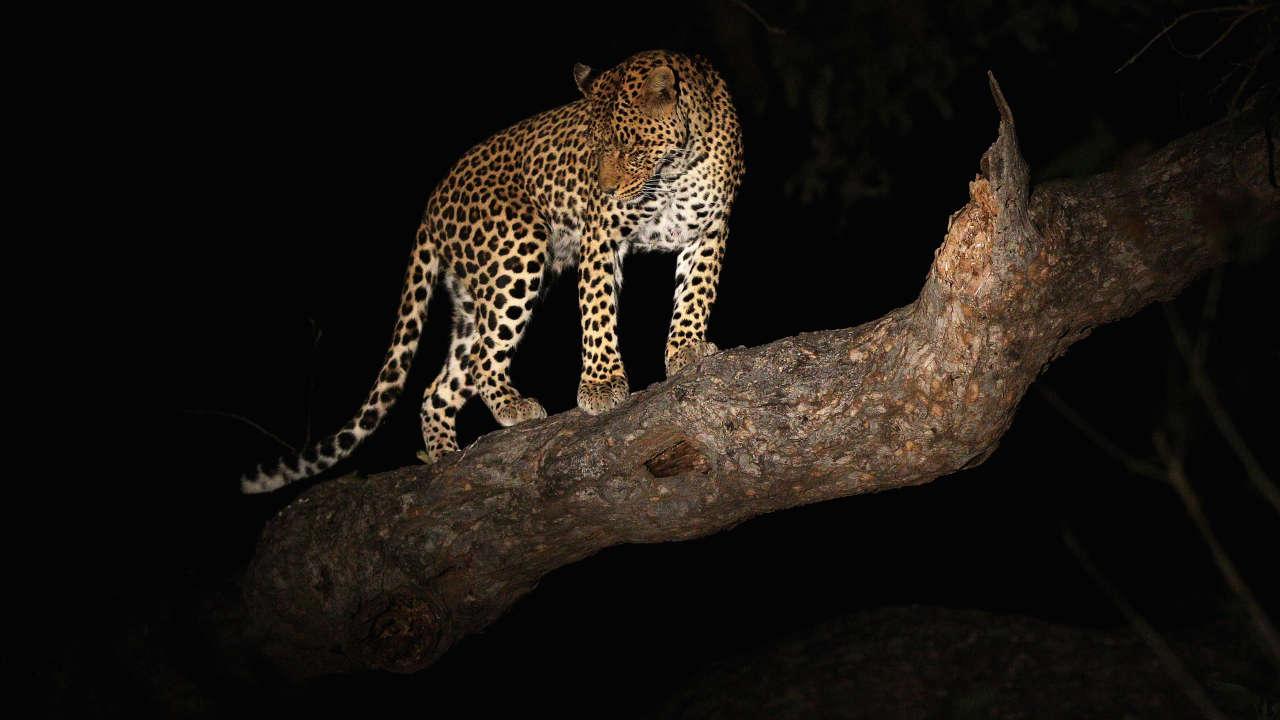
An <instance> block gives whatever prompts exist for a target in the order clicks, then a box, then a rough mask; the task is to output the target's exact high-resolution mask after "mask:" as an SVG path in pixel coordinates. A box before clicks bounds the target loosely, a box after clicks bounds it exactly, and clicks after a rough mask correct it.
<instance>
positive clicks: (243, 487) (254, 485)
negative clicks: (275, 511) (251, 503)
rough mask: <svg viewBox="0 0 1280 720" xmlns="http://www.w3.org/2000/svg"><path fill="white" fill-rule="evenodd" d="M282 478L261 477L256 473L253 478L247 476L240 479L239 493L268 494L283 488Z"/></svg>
mask: <svg viewBox="0 0 1280 720" xmlns="http://www.w3.org/2000/svg"><path fill="white" fill-rule="evenodd" d="M284 482H285V481H284V478H283V477H281V476H279V475H275V476H272V475H263V474H262V473H257V474H256V475H255V476H254V477H253V478H250V477H249V476H248V475H246V476H244V477H242V478H240V492H241V493H242V494H244V495H259V494H261V493H269V492H272V491H274V490H279V489H280V488H281V487H284Z"/></svg>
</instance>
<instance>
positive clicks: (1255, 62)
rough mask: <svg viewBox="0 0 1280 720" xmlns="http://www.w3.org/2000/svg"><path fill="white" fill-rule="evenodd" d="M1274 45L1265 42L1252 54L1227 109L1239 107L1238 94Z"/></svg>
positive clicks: (1241, 92) (1234, 109)
mask: <svg viewBox="0 0 1280 720" xmlns="http://www.w3.org/2000/svg"><path fill="white" fill-rule="evenodd" d="M1275 47H1276V44H1275V43H1274V42H1270V43H1267V44H1266V45H1264V46H1263V47H1262V49H1261V50H1259V51H1258V54H1257V55H1254V56H1253V61H1252V62H1251V63H1249V72H1247V73H1245V76H1244V79H1243V80H1241V81H1240V85H1239V86H1238V87H1237V88H1236V91H1235V93H1234V94H1233V95H1232V96H1231V103H1230V104H1229V105H1227V109H1228V110H1230V111H1231V112H1233V113H1234V112H1236V111H1237V110H1239V109H1240V96H1241V95H1243V94H1244V89H1245V88H1246V87H1248V86H1249V81H1250V80H1252V79H1253V76H1254V74H1256V73H1257V72H1258V67H1259V66H1260V65H1262V59H1263V58H1264V57H1266V56H1267V53H1270V52H1271V51H1272V50H1274V49H1275ZM1274 176H1275V173H1274V172H1273V173H1272V177H1273V178H1274Z"/></svg>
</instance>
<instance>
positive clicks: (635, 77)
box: [573, 53, 689, 200]
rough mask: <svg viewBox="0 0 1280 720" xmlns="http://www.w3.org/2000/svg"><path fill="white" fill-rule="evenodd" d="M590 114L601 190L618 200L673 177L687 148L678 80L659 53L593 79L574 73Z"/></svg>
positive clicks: (586, 72)
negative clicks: (665, 178)
mask: <svg viewBox="0 0 1280 720" xmlns="http://www.w3.org/2000/svg"><path fill="white" fill-rule="evenodd" d="M573 77H574V80H575V81H576V82H577V84H578V89H579V90H581V91H582V94H583V95H584V96H585V97H586V98H587V101H588V103H589V107H590V109H591V121H590V122H591V125H590V130H589V137H590V143H591V157H592V162H594V163H595V171H596V178H597V181H598V182H599V185H600V190H601V191H602V192H604V193H606V194H608V195H611V196H613V197H616V198H620V199H623V200H631V199H634V198H637V197H639V196H641V195H643V194H646V193H648V192H652V191H653V190H655V189H657V187H659V185H660V183H661V180H662V179H663V178H664V177H671V176H672V175H673V174H678V172H679V169H680V168H681V167H682V164H681V163H680V161H681V160H682V159H683V158H684V155H685V153H686V151H687V148H688V144H689V122H688V116H687V114H686V112H685V110H684V108H683V106H682V103H681V102H680V79H679V78H678V77H676V73H675V70H674V69H673V68H672V66H671V64H670V61H669V60H668V59H667V58H666V56H665V55H664V54H663V53H642V54H640V55H636V56H634V57H632V58H630V59H628V60H627V61H626V62H624V63H622V64H621V65H619V66H617V67H615V68H612V69H610V70H607V71H605V72H603V73H599V74H598V75H597V74H596V73H594V72H593V71H592V70H591V68H589V67H587V66H586V65H582V64H578V65H575V66H574V68H573Z"/></svg>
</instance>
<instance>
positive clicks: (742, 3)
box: [733, 0, 787, 35]
mask: <svg viewBox="0 0 1280 720" xmlns="http://www.w3.org/2000/svg"><path fill="white" fill-rule="evenodd" d="M733 4H734V5H737V6H738V7H740V8H742V9H743V10H745V11H746V12H747V14H748V15H750V16H751V17H753V18H755V19H756V22H758V23H760V25H761V26H762V27H764V29H765V32H768V33H769V34H770V35H786V34H787V31H786V30H783V29H782V28H780V27H778V26H776V25H771V24H769V21H768V20H765V19H764V17H763V16H762V15H761V14H760V13H758V12H756V9H755V8H753V7H751V5H749V4H748V3H747V1H746V0H733Z"/></svg>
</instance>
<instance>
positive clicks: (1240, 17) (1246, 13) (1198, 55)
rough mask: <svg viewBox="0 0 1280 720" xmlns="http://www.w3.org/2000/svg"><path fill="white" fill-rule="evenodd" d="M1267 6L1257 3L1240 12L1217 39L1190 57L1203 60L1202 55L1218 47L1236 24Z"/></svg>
mask: <svg viewBox="0 0 1280 720" xmlns="http://www.w3.org/2000/svg"><path fill="white" fill-rule="evenodd" d="M1268 7H1271V6H1270V5H1257V6H1255V7H1254V8H1253V9H1252V10H1246V11H1244V12H1242V13H1240V14H1239V15H1237V16H1236V19H1235V20H1232V21H1231V24H1230V25H1228V26H1227V29H1226V30H1223V31H1222V34H1221V35H1219V36H1218V39H1217V40H1214V41H1213V42H1212V43H1210V44H1209V47H1207V48H1205V49H1203V50H1201V51H1200V52H1198V53H1196V54H1195V55H1192V56H1191V57H1193V58H1195V59H1196V60H1203V59H1204V56H1205V55H1208V54H1209V51H1210V50H1213V49H1214V48H1216V47H1218V45H1220V44H1221V43H1222V41H1223V40H1226V39H1227V36H1228V35H1230V34H1231V31H1232V30H1235V29H1236V26H1237V25H1239V24H1240V23H1242V22H1244V20H1245V19H1246V18H1248V17H1250V16H1252V15H1256V14H1257V13H1260V12H1262V11H1263V10H1266V9H1267V8H1268Z"/></svg>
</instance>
